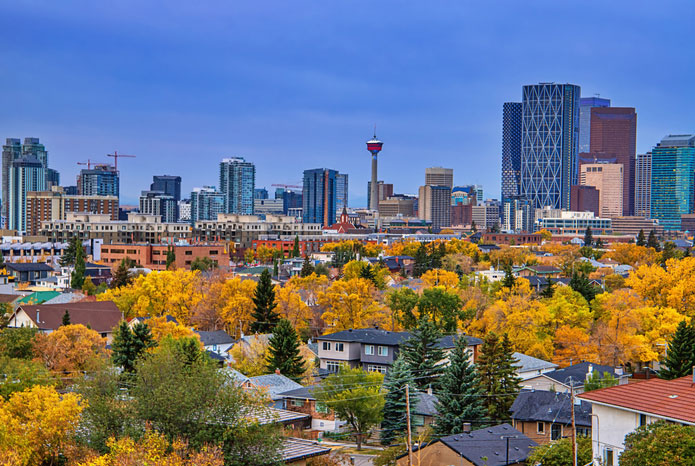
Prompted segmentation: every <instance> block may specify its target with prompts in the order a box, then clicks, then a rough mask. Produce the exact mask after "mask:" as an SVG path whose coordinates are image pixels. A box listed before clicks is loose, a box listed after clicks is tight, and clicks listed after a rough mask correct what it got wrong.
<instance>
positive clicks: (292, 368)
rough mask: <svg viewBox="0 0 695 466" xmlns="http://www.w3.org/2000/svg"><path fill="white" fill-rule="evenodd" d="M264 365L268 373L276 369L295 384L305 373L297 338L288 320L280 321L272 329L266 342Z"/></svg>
mask: <svg viewBox="0 0 695 466" xmlns="http://www.w3.org/2000/svg"><path fill="white" fill-rule="evenodd" d="M266 363H267V366H266V367H268V370H269V371H270V372H274V371H275V370H276V369H277V370H279V371H280V373H281V374H282V375H284V376H286V377H289V378H290V379H292V380H294V381H296V382H299V381H300V380H301V379H302V376H303V375H304V373H305V372H306V369H307V367H306V364H305V363H304V359H303V358H302V355H301V354H300V353H299V337H298V336H297V331H296V330H295V329H294V327H292V324H291V323H290V321H289V320H287V319H280V321H278V323H277V325H276V326H275V328H274V329H273V334H272V335H271V337H270V340H269V341H268V355H267V356H266Z"/></svg>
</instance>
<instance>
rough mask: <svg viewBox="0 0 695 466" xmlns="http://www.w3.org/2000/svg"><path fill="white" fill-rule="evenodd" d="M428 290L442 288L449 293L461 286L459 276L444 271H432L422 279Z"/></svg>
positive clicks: (426, 273) (423, 275)
mask: <svg viewBox="0 0 695 466" xmlns="http://www.w3.org/2000/svg"><path fill="white" fill-rule="evenodd" d="M420 280H422V283H423V284H424V285H425V287H426V288H433V287H437V286H439V287H442V288H445V289H446V290H447V291H451V290H454V289H456V288H457V287H458V285H459V281H460V279H459V276H458V275H457V274H456V272H449V271H447V270H442V269H432V270H428V271H427V272H425V273H423V274H422V276H421V277H420Z"/></svg>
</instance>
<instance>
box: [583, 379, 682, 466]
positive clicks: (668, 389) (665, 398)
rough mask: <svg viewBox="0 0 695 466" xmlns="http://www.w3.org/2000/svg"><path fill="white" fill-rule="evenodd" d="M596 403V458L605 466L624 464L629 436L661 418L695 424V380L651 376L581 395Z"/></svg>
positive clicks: (594, 430)
mask: <svg viewBox="0 0 695 466" xmlns="http://www.w3.org/2000/svg"><path fill="white" fill-rule="evenodd" d="M579 398H580V399H582V400H586V401H588V402H589V403H591V406H592V413H593V414H592V423H593V425H592V429H591V431H592V437H591V439H592V447H593V455H594V458H595V459H597V460H599V461H602V463H601V464H603V465H604V466H617V465H619V464H620V459H619V458H620V454H621V453H622V452H623V450H624V449H625V436H626V435H627V434H629V433H631V432H633V431H634V430H635V429H637V428H638V427H639V426H643V425H645V424H650V423H652V422H655V421H658V420H664V421H667V422H675V423H678V424H683V425H690V426H693V425H695V379H694V378H693V377H691V376H687V377H681V378H679V379H675V380H663V379H649V380H645V381H643V382H639V383H634V384H627V385H618V386H615V387H609V388H602V389H600V390H592V391H590V392H587V393H583V394H581V395H579Z"/></svg>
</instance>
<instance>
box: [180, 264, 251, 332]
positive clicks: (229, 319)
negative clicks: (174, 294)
mask: <svg viewBox="0 0 695 466" xmlns="http://www.w3.org/2000/svg"><path fill="white" fill-rule="evenodd" d="M196 290H197V291H196V293H198V294H199V295H200V297H201V299H200V300H199V301H197V302H196V303H195V304H194V306H193V307H192V308H191V318H190V321H191V323H192V324H194V325H195V326H196V328H198V329H199V330H207V331H213V330H220V329H224V330H226V331H227V333H229V334H230V335H239V332H246V333H248V332H249V330H250V327H251V323H252V319H251V314H252V313H253V311H254V310H255V305H254V303H253V297H254V293H255V291H256V283H255V282H254V281H253V280H242V279H241V278H238V277H235V278H229V277H227V276H225V275H222V274H216V275H214V276H212V277H210V278H209V279H208V280H205V281H200V282H198V283H197V285H196ZM239 336H241V335H239Z"/></svg>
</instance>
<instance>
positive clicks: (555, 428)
mask: <svg viewBox="0 0 695 466" xmlns="http://www.w3.org/2000/svg"><path fill="white" fill-rule="evenodd" d="M560 437H562V426H561V425H560V424H553V425H552V426H550V440H559V439H560Z"/></svg>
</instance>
